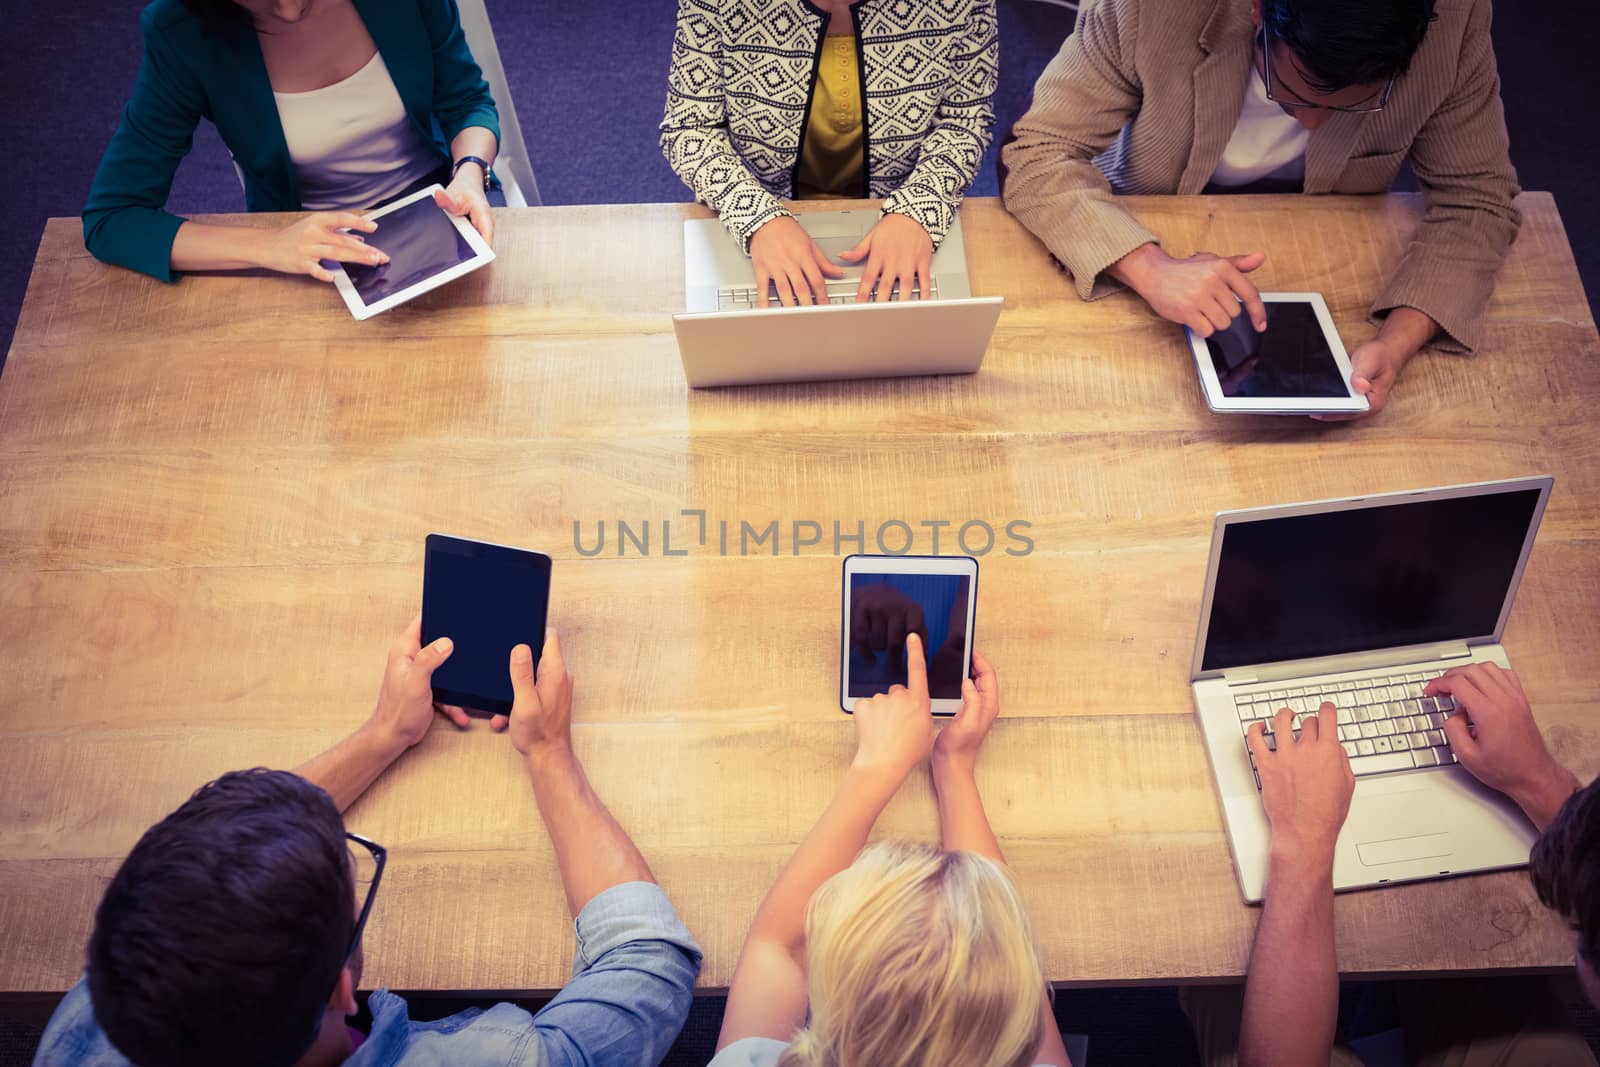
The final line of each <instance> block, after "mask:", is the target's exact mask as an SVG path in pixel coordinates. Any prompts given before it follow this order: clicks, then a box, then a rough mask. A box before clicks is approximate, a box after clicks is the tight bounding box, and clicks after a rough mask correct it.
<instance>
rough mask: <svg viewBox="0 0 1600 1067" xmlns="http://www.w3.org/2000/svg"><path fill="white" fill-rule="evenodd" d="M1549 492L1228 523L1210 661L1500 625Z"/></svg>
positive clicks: (1351, 648) (1213, 666)
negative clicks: (1519, 562) (1542, 498)
mask: <svg viewBox="0 0 1600 1067" xmlns="http://www.w3.org/2000/svg"><path fill="white" fill-rule="evenodd" d="M1539 493H1540V491H1539V490H1538V489H1537V488H1534V489H1517V490H1513V491H1506V492H1491V493H1484V494H1481V495H1477V496H1465V497H1456V498H1453V499H1448V500H1426V501H1419V500H1414V501H1407V502H1401V503H1390V504H1383V505H1380V506H1375V507H1356V508H1350V509H1348V510H1344V511H1333V512H1324V513H1322V514H1319V515H1296V516H1292V517H1284V518H1272V519H1261V520H1257V521H1254V522H1249V521H1246V522H1234V523H1230V524H1228V525H1227V526H1226V527H1225V528H1224V533H1223V539H1222V551H1221V557H1220V559H1219V560H1218V561H1217V579H1216V590H1215V593H1214V595H1213V597H1212V601H1211V617H1210V620H1209V621H1210V626H1209V629H1208V630H1207V632H1206V644H1205V653H1204V656H1203V659H1202V662H1201V669H1202V670H1206V671H1214V670H1224V669H1226V668H1229V667H1241V666H1246V665H1250V664H1259V663H1276V662H1279V661H1282V660H1294V659H1310V658H1313V657H1318V656H1333V655H1340V654H1343V653H1349V652H1366V651H1370V650H1373V649H1382V648H1397V647H1401V646H1405V645H1416V644H1425V643H1431V642H1441V643H1442V642H1446V641H1459V640H1461V639H1463V638H1466V637H1481V636H1484V635H1487V634H1492V633H1493V632H1494V629H1495V624H1496V623H1497V622H1498V621H1499V619H1500V611H1501V608H1502V607H1504V605H1505V600H1506V596H1507V595H1508V594H1509V593H1510V591H1511V579H1512V577H1513V576H1514V575H1515V574H1516V570H1517V560H1518V559H1520V558H1521V556H1522V545H1523V542H1524V541H1525V540H1526V538H1527V536H1528V532H1529V531H1528V527H1529V525H1530V524H1531V523H1532V522H1533V519H1534V514H1535V512H1536V509H1537V508H1538V505H1539Z"/></svg>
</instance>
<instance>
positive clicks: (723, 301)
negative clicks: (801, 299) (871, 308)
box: [717, 278, 939, 311]
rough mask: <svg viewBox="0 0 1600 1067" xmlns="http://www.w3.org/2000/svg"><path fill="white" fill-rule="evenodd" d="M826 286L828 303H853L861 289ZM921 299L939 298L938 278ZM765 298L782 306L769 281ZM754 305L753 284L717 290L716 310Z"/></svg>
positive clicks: (840, 284) (855, 284)
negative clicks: (745, 286) (746, 286)
mask: <svg viewBox="0 0 1600 1067" xmlns="http://www.w3.org/2000/svg"><path fill="white" fill-rule="evenodd" d="M826 287H827V290H828V303H830V304H854V303H855V302H856V293H857V292H858V291H860V289H861V283H860V282H859V281H851V280H849V279H845V280H842V281H829V282H828V283H827V286H826ZM898 291H899V286H898V285H897V286H895V287H894V288H892V289H891V290H890V292H889V297H890V299H892V298H893V297H894V294H895V293H896V292H898ZM912 292H916V290H912ZM873 295H874V296H876V295H877V290H873ZM922 299H924V300H937V299H939V279H937V278H935V279H934V280H933V281H931V282H929V283H928V292H927V294H926V295H925V296H924V297H923V298H922ZM767 300H768V301H769V302H770V304H771V306H772V307H781V306H782V302H781V301H780V300H779V299H778V287H777V285H776V284H771V283H769V284H768V285H767ZM756 306H757V305H756V287H755V286H753V285H752V286H749V287H748V288H731V289H718V290H717V310H718V311H748V310H750V309H751V308H754V307H756Z"/></svg>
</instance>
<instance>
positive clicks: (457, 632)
mask: <svg viewBox="0 0 1600 1067" xmlns="http://www.w3.org/2000/svg"><path fill="white" fill-rule="evenodd" d="M424 573H425V578H424V581H423V588H422V614H423V635H422V639H423V642H424V643H427V642H430V641H433V640H436V639H438V638H440V637H448V638H450V639H451V641H453V642H454V643H455V649H454V651H452V652H451V653H450V658H449V659H447V660H445V662H444V664H443V665H442V666H441V667H440V668H439V669H438V670H436V671H434V672H433V686H434V688H435V689H436V690H447V691H449V692H450V693H451V694H453V696H451V697H450V698H449V699H448V701H447V702H449V703H463V702H466V703H468V704H469V705H470V706H473V707H476V708H478V709H480V710H483V711H494V712H506V711H510V710H511V696H512V693H511V673H510V662H511V650H512V649H513V648H515V647H516V646H517V645H519V644H522V645H527V646H528V647H529V648H531V649H533V656H534V663H535V665H537V663H538V659H539V652H540V650H541V649H542V648H543V647H544V627H545V614H546V611H547V610H548V607H549V599H550V567H549V557H547V556H541V555H538V554H535V553H526V554H523V553H514V552H512V551H509V550H506V549H500V550H498V551H495V550H493V549H490V550H489V551H487V552H486V553H485V554H483V555H479V554H476V553H475V552H474V551H473V549H472V548H471V547H454V546H452V547H441V548H436V547H434V546H432V545H430V546H429V551H428V558H427V566H426V569H425V572H424ZM472 697H479V698H483V699H482V700H479V701H477V702H473V701H472V700H471V698H472Z"/></svg>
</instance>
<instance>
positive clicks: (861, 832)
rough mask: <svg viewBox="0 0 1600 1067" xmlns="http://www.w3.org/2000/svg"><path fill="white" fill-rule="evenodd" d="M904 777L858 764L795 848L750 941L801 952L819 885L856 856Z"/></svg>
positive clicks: (753, 926)
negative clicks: (808, 910)
mask: <svg viewBox="0 0 1600 1067" xmlns="http://www.w3.org/2000/svg"><path fill="white" fill-rule="evenodd" d="M899 788H900V781H899V780H897V779H896V778H895V777H894V776H893V775H888V774H884V773H882V772H879V771H876V770H871V769H867V768H862V767H856V766H852V767H851V768H850V769H849V770H848V771H846V772H845V777H844V781H843V782H841V783H840V785H839V789H838V792H836V793H835V794H834V797H833V800H832V801H830V802H829V804H828V807H827V808H826V810H824V811H823V813H822V817H821V818H819V819H818V820H817V822H816V825H815V826H813V827H812V828H811V832H810V833H808V834H806V837H805V840H804V841H802V842H800V847H799V848H797V849H795V852H794V855H793V856H791V857H790V858H789V862H788V863H786V864H784V866H783V870H782V871H780V872H779V873H778V878H777V881H775V882H774V883H773V885H772V888H771V889H770V890H768V892H767V895H766V898H765V899H764V900H762V902H761V907H760V908H759V909H758V910H757V911H756V917H755V920H754V921H753V922H752V923H751V924H750V936H749V940H750V941H758V940H759V941H767V942H772V943H776V944H780V945H782V946H784V947H785V948H786V949H787V950H788V951H790V952H791V953H794V954H798V953H799V952H800V951H801V949H802V948H803V947H804V945H805V917H806V906H807V905H808V904H809V903H810V902H811V897H812V895H813V894H814V893H815V892H816V891H817V889H818V887H820V886H821V885H822V883H823V882H826V881H827V880H828V879H829V878H832V877H833V876H834V875H836V874H838V873H839V872H840V871H842V870H844V869H845V868H846V867H848V866H850V864H851V863H853V862H854V861H855V858H856V854H857V853H859V852H860V851H861V849H862V848H863V847H864V846H865V845H866V843H867V835H868V834H870V833H871V832H872V826H873V824H874V823H875V822H877V821H878V816H879V815H881V814H882V813H883V809H884V808H885V807H887V806H888V804H889V801H890V800H891V799H892V798H893V797H894V794H895V792H896V791H897V790H898V789H899Z"/></svg>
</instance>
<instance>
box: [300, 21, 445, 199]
mask: <svg viewBox="0 0 1600 1067" xmlns="http://www.w3.org/2000/svg"><path fill="white" fill-rule="evenodd" d="M272 97H273V99H274V100H276V101H277V104H278V118H279V120H280V121H281V122H282V123H283V137H284V140H285V141H287V142H288V144H289V158H290V159H291V160H293V161H294V167H295V175H296V177H297V178H298V179H299V182H300V205H301V206H302V207H304V208H305V209H306V210H307V211H357V210H361V209H364V208H369V207H372V206H373V205H374V204H376V203H378V202H379V201H381V200H386V199H388V198H389V197H391V196H394V195H395V194H396V193H398V192H401V191H402V190H404V189H405V188H406V187H407V186H410V185H412V184H413V183H415V182H417V181H419V180H421V179H422V178H425V177H427V176H428V175H429V174H431V173H432V172H433V171H434V170H436V169H437V168H438V167H439V165H440V164H441V163H442V162H443V160H441V159H440V158H439V153H438V152H437V150H436V149H435V148H434V146H433V145H432V144H430V143H428V142H427V141H424V140H423V139H422V137H421V136H420V135H419V134H418V133H417V131H416V130H415V129H413V128H412V126H411V122H410V120H408V119H407V118H406V106H405V103H404V102H403V101H401V99H400V92H399V90H397V89H396V88H395V87H394V79H393V78H391V77H389V68H388V67H387V66H385V65H384V62H383V56H382V54H380V53H378V52H374V53H373V54H372V58H371V59H369V60H368V61H367V65H366V66H364V67H362V68H361V69H360V70H358V71H356V72H355V73H354V74H352V75H350V77H348V78H346V79H345V80H344V81H341V82H335V83H333V84H332V85H329V86H326V87H324V88H321V89H312V90H310V91H308V92H304V93H280V92H274V93H273V94H272Z"/></svg>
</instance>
